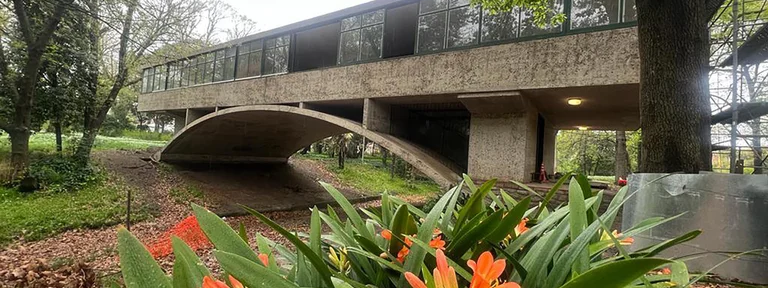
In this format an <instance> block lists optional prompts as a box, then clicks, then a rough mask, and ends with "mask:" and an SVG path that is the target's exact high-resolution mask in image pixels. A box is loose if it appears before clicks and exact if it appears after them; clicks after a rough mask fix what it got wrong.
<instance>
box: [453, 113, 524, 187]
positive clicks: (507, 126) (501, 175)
mask: <svg viewBox="0 0 768 288" xmlns="http://www.w3.org/2000/svg"><path fill="white" fill-rule="evenodd" d="M537 116H538V115H537V113H535V112H525V113H516V114H487V115H482V114H473V115H472V118H471V119H470V127H469V159H468V165H467V172H468V174H469V175H470V176H472V177H473V178H477V179H483V180H484V179H491V178H498V179H499V180H501V181H505V180H510V179H511V180H515V181H520V182H530V180H531V173H532V172H533V171H535V169H536V163H535V162H536V122H537Z"/></svg>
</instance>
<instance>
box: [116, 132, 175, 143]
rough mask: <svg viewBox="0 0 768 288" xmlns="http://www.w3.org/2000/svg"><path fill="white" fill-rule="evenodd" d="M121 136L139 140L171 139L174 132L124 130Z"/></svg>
mask: <svg viewBox="0 0 768 288" xmlns="http://www.w3.org/2000/svg"><path fill="white" fill-rule="evenodd" d="M119 136H122V137H125V138H133V139H139V140H151V141H171V138H173V133H170V132H166V133H156V132H150V131H144V130H123V131H122V133H121V134H120V135H119Z"/></svg>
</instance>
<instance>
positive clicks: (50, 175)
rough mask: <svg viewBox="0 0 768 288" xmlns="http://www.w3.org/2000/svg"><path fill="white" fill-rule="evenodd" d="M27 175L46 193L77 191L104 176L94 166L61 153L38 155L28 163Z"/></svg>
mask: <svg viewBox="0 0 768 288" xmlns="http://www.w3.org/2000/svg"><path fill="white" fill-rule="evenodd" d="M28 175H29V176H31V177H33V178H35V179H36V180H37V181H38V183H39V185H40V188H41V189H42V190H44V191H45V192H47V193H59V192H71V191H79V190H80V189H83V188H84V187H86V186H87V185H90V184H92V183H94V182H96V181H98V180H103V179H104V178H105V177H104V175H103V173H102V172H100V171H98V169H97V168H96V167H94V166H92V165H90V164H80V163H78V162H77V161H75V160H74V159H72V158H71V157H68V156H62V155H45V156H42V157H39V158H38V159H36V160H35V161H34V162H32V163H31V164H30V166H29V172H28Z"/></svg>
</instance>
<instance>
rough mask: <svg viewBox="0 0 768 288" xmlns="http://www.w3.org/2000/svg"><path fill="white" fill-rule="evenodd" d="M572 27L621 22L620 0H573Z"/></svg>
mask: <svg viewBox="0 0 768 288" xmlns="http://www.w3.org/2000/svg"><path fill="white" fill-rule="evenodd" d="M572 5H573V6H572V7H571V28H572V29H579V28H585V27H595V26H602V25H608V24H613V23H619V0H573V4H572Z"/></svg>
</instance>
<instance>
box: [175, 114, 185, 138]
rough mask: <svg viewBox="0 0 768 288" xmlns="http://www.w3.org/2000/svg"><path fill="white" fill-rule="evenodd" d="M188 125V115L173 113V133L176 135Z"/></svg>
mask: <svg viewBox="0 0 768 288" xmlns="http://www.w3.org/2000/svg"><path fill="white" fill-rule="evenodd" d="M186 125H187V119H186V117H181V116H177V115H173V134H174V135H176V134H178V133H179V132H181V129H184V126H186Z"/></svg>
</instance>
